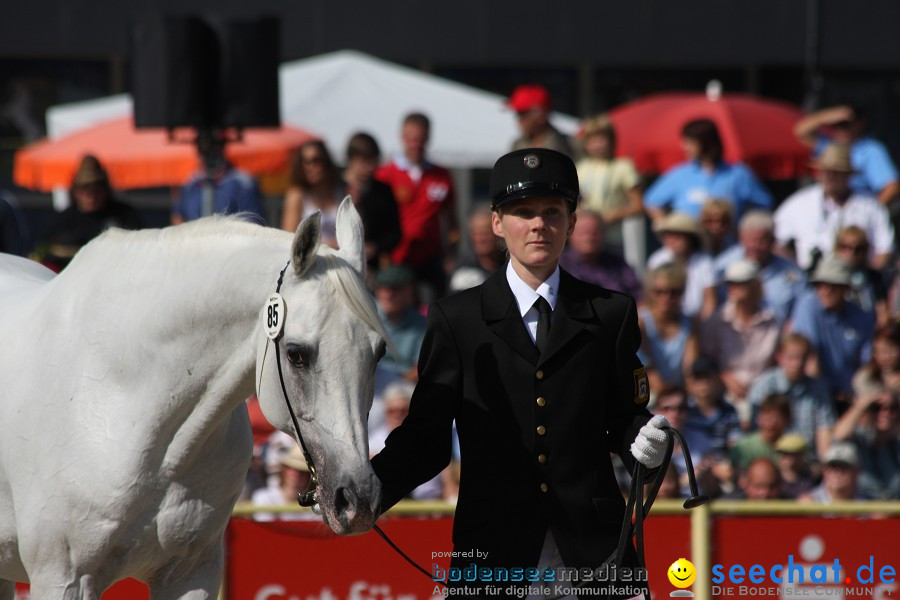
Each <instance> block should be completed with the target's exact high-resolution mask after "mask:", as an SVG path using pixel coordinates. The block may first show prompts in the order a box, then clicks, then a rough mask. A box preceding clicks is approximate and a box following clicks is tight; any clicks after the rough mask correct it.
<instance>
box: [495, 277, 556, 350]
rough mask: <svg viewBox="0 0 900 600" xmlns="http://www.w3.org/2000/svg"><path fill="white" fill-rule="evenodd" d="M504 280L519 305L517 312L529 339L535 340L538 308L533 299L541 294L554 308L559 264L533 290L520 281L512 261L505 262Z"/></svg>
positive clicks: (554, 308)
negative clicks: (520, 316) (523, 322)
mask: <svg viewBox="0 0 900 600" xmlns="http://www.w3.org/2000/svg"><path fill="white" fill-rule="evenodd" d="M506 281H507V282H508V283H509V289H511V290H512V293H513V296H515V297H516V303H517V304H518V305H519V314H520V315H522V320H523V321H525V328H526V329H527V330H528V335H529V336H531V341H532V342H534V341H536V340H537V323H538V316H539V315H538V310H537V309H536V308H535V307H534V301H535V300H537V299H538V296H542V297H543V298H544V300H546V301H547V303H548V304H549V305H550V308H551V309H552V310H556V298H557V295H558V294H559V265H557V267H556V269H554V270H553V273H552V274H551V275H550V277H548V278H547V280H546V281H544V282H543V283H541V285H539V286H538V289H536V290H534V289H532V288H531V286H530V285H528V284H527V283H525V282H524V281H522V278H521V277H519V274H518V273H516V270H515V269H513V266H512V261H510V262H508V263H506Z"/></svg>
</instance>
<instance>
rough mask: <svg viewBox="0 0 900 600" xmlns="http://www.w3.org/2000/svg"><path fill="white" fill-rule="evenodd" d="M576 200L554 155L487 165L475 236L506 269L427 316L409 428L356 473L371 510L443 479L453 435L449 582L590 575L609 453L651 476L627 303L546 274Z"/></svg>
mask: <svg viewBox="0 0 900 600" xmlns="http://www.w3.org/2000/svg"><path fill="white" fill-rule="evenodd" d="M578 193H579V192H578V176H577V174H576V170H575V165H574V163H573V162H572V160H571V159H570V158H568V157H567V156H565V155H564V154H561V153H559V152H556V151H553V150H547V149H537V148H527V149H523V150H517V151H513V152H511V153H509V154H506V155H504V156H502V157H501V158H499V159H498V160H497V162H496V164H495V165H494V168H493V171H492V173H491V182H490V197H491V210H492V213H491V223H492V227H493V231H494V233H495V234H496V235H497V236H498V237H500V238H502V239H503V241H504V242H505V245H506V248H507V252H508V255H509V261H508V262H507V263H506V265H505V266H504V267H503V268H501V269H499V270H498V271H497V272H496V273H494V274H493V275H491V276H490V277H489V278H488V279H487V280H486V281H485V282H484V283H482V284H481V285H479V286H477V287H474V288H470V289H468V290H465V291H462V292H459V293H457V294H454V295H451V296H448V297H446V298H443V299H440V300H438V301H437V302H435V303H433V304H432V305H431V307H430V309H429V311H428V321H427V330H426V333H425V338H424V341H423V344H422V351H421V353H420V355H419V363H418V369H419V381H418V383H417V386H416V390H415V392H414V394H413V397H412V400H411V403H410V410H409V415H408V416H407V418H406V419H405V420H404V422H403V423H402V424H401V425H400V426H399V427H397V428H396V429H395V430H394V431H393V432H392V433H391V435H390V436H389V437H388V438H387V440H386V444H385V448H384V450H382V451H381V453H379V454H378V455H376V456H375V457H374V458H373V459H372V465H373V468H374V470H375V473H376V475H377V476H378V477H379V479H380V480H381V483H382V486H383V495H382V506H381V508H382V511H385V510H387V509H388V508H390V507H391V506H392V505H393V504H394V503H396V502H397V501H398V500H399V499H401V498H403V497H404V496H406V495H407V494H408V493H409V492H410V490H412V489H413V488H415V487H416V486H417V485H419V484H420V483H422V482H424V481H427V480H429V479H430V478H432V477H434V476H435V475H436V474H437V473H439V472H440V471H441V470H442V469H443V468H444V467H446V466H447V464H448V463H449V462H450V456H451V426H452V424H453V421H454V420H455V421H456V425H457V430H458V435H459V446H460V451H461V466H460V470H461V479H460V484H459V501H458V504H457V508H456V515H455V518H454V526H453V544H454V550H455V551H456V554H454V556H455V558H453V560H452V561H451V567H457V568H466V567H469V566H470V565H471V564H475V565H477V567H478V568H479V569H480V568H484V567H489V568H506V569H513V568H529V567H538V568H540V569H542V570H543V569H546V568H556V569H559V568H563V567H568V568H576V569H580V568H590V569H596V568H597V567H599V566H600V565H601V564H603V563H604V562H605V561H607V560H608V559H609V558H610V557H611V555H612V554H613V553H614V551H615V550H616V546H617V541H618V535H619V531H620V529H621V526H622V520H623V515H624V513H625V504H624V501H623V500H622V496H621V494H620V492H619V488H618V485H617V483H616V479H615V477H614V475H613V468H612V464H611V461H610V452H615V453H616V454H618V455H619V456H620V457H621V458H622V459H623V461H624V462H625V464H626V466H628V467H629V468H631V467H632V466H633V465H634V461H635V459H636V458H637V460H639V461H640V462H641V463H642V464H644V465H645V466H647V467H649V468H651V469H653V468H655V467H658V466H659V465H660V463H661V461H662V455H663V453H664V448H665V440H666V434H665V432H664V431H662V430H661V429H662V427H664V426H665V425H666V424H667V422H666V420H665V417H662V416H656V417H653V416H652V415H651V414H650V412H648V411H647V409H646V407H645V405H646V403H647V400H648V399H649V385H648V382H647V376H646V373H645V371H644V368H643V365H641V363H640V361H639V359H638V358H637V351H638V347H639V346H640V340H641V337H640V330H639V329H638V322H637V310H636V308H635V302H634V299H632V298H631V297H629V296H626V295H624V294H620V293H618V292H613V291H610V290H606V289H604V288H601V287H597V286H594V285H591V284H589V283H586V282H583V281H580V280H578V279H575V278H574V277H572V276H571V275H569V274H568V273H566V272H565V271H563V270H561V269H560V268H559V266H558V261H559V256H560V254H561V253H562V251H563V248H564V247H565V244H566V239H567V238H568V237H569V235H570V234H571V233H572V230H573V228H574V226H575V219H576V216H575V208H576V203H577V200H578ZM651 418H652V420H651ZM476 550H477V552H476ZM628 560H632V561H633V560H634V553H633V551H631V549H630V552H629V553H628V554H627V555H626V562H627V561H628ZM632 566H633V562H632ZM484 583H485V582H484V581H476V582H471V581H465V582H459V583H456V584H454V583H450V585H451V586H452V585H466V586H473V585H474V586H477V585H479V584H482V585H483V584H484ZM527 583H528V582H523V583H522V584H521V585H527ZM492 585H507V584H506V583H503V584H497V583H496V582H493V583H492ZM586 585H588V586H590V585H592V584H591V583H587V584H586ZM593 585H600V584H599V583H593ZM637 585H638V586H639V585H641V584H637Z"/></svg>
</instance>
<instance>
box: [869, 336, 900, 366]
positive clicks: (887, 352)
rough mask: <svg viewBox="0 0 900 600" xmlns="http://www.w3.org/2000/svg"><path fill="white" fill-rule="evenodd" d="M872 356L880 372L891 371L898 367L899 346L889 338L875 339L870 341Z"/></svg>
mask: <svg viewBox="0 0 900 600" xmlns="http://www.w3.org/2000/svg"><path fill="white" fill-rule="evenodd" d="M872 358H874V359H875V364H877V365H878V368H879V369H881V371H882V373H892V372H894V371H897V370H898V369H900V348H898V347H897V346H896V345H895V344H893V343H892V342H891V341H890V340H886V339H883V338H878V339H876V340H875V341H874V342H873V343H872Z"/></svg>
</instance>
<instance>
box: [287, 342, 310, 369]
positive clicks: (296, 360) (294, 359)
mask: <svg viewBox="0 0 900 600" xmlns="http://www.w3.org/2000/svg"><path fill="white" fill-rule="evenodd" d="M287 358H288V361H290V363H291V364H292V365H294V366H295V367H305V366H306V365H307V364H308V362H309V361H308V360H307V356H306V353H305V352H304V351H303V349H302V348H301V347H300V346H294V345H289V346H288V347H287Z"/></svg>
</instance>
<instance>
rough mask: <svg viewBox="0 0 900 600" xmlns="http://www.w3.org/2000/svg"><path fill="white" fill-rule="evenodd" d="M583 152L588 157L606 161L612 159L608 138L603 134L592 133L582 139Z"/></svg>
mask: <svg viewBox="0 0 900 600" xmlns="http://www.w3.org/2000/svg"><path fill="white" fill-rule="evenodd" d="M584 151H585V152H587V154H588V156H591V157H593V158H599V159H601V160H607V159H610V158H612V148H611V147H610V145H609V138H608V137H607V136H606V135H605V134H603V133H594V134H591V135H589V136H587V137H586V138H585V139H584Z"/></svg>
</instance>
